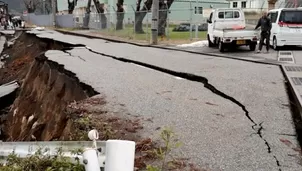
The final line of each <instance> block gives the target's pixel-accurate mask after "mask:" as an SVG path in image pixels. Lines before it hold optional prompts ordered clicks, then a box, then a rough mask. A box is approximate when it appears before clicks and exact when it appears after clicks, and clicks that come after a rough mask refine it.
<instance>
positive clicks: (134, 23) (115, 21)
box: [26, 3, 290, 43]
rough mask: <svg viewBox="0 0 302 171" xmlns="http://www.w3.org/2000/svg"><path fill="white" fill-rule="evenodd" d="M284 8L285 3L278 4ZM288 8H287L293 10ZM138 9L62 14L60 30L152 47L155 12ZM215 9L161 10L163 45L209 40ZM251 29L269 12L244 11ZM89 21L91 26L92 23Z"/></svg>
mask: <svg viewBox="0 0 302 171" xmlns="http://www.w3.org/2000/svg"><path fill="white" fill-rule="evenodd" d="M277 5H279V6H281V7H284V5H286V4H284V5H282V3H280V4H277ZM289 5H290V4H287V5H286V6H289ZM134 10H135V9H134V8H132V9H131V8H130V9H128V11H126V12H124V13H118V12H116V11H114V10H113V11H112V12H108V13H103V14H98V13H90V15H85V14H73V15H72V14H67V15H66V14H65V15H64V14H61V15H59V14H58V15H57V17H56V24H57V27H61V28H63V29H66V28H69V30H70V31H74V32H81V31H79V30H82V29H86V30H87V29H89V31H85V33H92V34H99V35H101V36H110V37H114V38H118V39H124V40H135V41H139V42H145V43H150V41H151V24H152V17H151V11H140V12H135V11H134ZM211 10H212V9H203V12H202V14H198V15H197V14H196V8H193V7H191V8H179V9H176V8H174V9H171V10H161V11H160V18H159V27H158V30H159V32H160V33H161V34H160V36H159V40H161V41H171V42H173V41H178V42H189V41H192V40H205V39H206V35H207V23H206V19H207V18H208V17H209V15H210V13H211ZM243 11H244V13H245V18H246V23H247V27H255V25H256V24H257V21H258V20H259V18H260V17H261V15H262V13H263V12H264V11H268V9H267V8H248V9H243ZM26 20H27V21H28V23H32V24H34V25H38V26H48V25H49V26H52V22H51V21H52V15H51V14H50V15H43V16H38V15H35V14H29V15H28V16H27V18H26ZM88 21H89V22H88Z"/></svg>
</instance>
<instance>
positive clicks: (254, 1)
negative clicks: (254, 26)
mask: <svg viewBox="0 0 302 171" xmlns="http://www.w3.org/2000/svg"><path fill="white" fill-rule="evenodd" d="M229 2H230V8H233V7H234V2H235V3H236V2H237V8H243V7H242V2H245V3H246V7H245V8H247V9H248V8H253V9H267V8H268V3H267V0H246V1H240V0H230V1H229Z"/></svg>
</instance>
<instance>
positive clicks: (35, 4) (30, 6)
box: [23, 0, 41, 13]
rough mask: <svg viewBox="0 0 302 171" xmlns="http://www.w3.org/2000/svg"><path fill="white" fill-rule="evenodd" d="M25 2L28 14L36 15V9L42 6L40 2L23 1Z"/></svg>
mask: <svg viewBox="0 0 302 171" xmlns="http://www.w3.org/2000/svg"><path fill="white" fill-rule="evenodd" d="M23 2H24V5H25V8H26V9H27V12H28V13H34V12H35V11H36V9H37V8H38V7H39V6H40V5H41V1H40V0H23Z"/></svg>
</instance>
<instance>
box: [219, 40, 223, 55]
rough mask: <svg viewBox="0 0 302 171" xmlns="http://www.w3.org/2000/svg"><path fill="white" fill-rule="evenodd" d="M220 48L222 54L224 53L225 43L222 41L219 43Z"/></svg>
mask: <svg viewBox="0 0 302 171" xmlns="http://www.w3.org/2000/svg"><path fill="white" fill-rule="evenodd" d="M218 48H219V51H220V52H224V43H223V42H222V41H220V40H219V43H218Z"/></svg>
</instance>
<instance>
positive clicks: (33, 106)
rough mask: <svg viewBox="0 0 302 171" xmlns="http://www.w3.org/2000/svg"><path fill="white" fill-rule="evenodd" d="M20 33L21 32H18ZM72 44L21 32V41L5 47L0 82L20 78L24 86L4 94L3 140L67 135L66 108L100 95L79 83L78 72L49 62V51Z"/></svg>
mask: <svg viewBox="0 0 302 171" xmlns="http://www.w3.org/2000/svg"><path fill="white" fill-rule="evenodd" d="M17 35H18V34H17ZM70 46H71V45H69V44H66V43H59V42H56V41H53V40H50V39H39V38H37V37H36V36H35V35H29V34H26V33H21V35H20V37H19V38H18V41H16V42H15V44H14V45H13V46H12V47H10V48H8V47H7V48H5V50H4V51H3V52H2V55H9V58H7V59H6V60H5V68H2V69H1V70H0V85H1V84H4V83H7V82H10V81H13V80H17V81H18V82H19V83H20V85H21V87H20V88H19V89H18V90H17V91H15V92H13V93H11V94H9V95H8V96H6V97H2V98H1V99H2V100H5V102H6V103H1V108H0V109H1V113H0V115H1V122H0V124H1V127H2V132H1V139H2V140H4V141H32V140H58V139H62V137H68V136H69V134H70V132H68V131H66V130H69V131H71V130H72V129H71V128H69V127H71V125H70V124H67V123H68V122H67V121H68V120H69V119H70V116H69V115H67V114H66V112H65V108H66V107H67V105H68V104H70V103H71V102H73V101H80V100H83V99H86V98H88V97H91V96H94V95H96V94H98V92H96V91H95V90H94V89H93V88H92V87H91V86H89V85H87V84H84V83H82V82H80V80H79V79H78V78H77V77H76V75H75V73H72V72H70V71H67V70H65V69H64V67H63V65H60V64H58V63H56V62H53V61H49V60H47V58H46V57H45V56H44V53H45V52H46V51H47V50H50V49H51V50H64V49H66V48H69V47H70Z"/></svg>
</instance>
